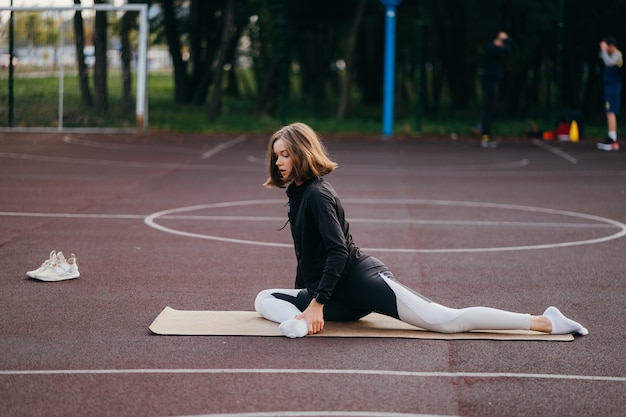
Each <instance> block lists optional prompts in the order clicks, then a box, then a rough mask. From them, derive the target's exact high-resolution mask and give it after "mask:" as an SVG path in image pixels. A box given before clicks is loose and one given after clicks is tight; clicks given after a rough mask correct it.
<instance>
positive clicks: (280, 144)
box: [272, 139, 293, 180]
mask: <svg viewBox="0 0 626 417" xmlns="http://www.w3.org/2000/svg"><path fill="white" fill-rule="evenodd" d="M272 148H273V150H274V155H275V156H276V167H277V168H278V172H280V175H281V177H282V178H283V179H284V180H288V179H289V178H291V174H292V172H293V160H292V159H291V155H290V154H289V151H288V150H287V146H285V142H284V141H283V140H282V139H278V140H276V142H274V146H273V147H272Z"/></svg>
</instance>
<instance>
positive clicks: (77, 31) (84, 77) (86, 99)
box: [74, 0, 93, 107]
mask: <svg viewBox="0 0 626 417" xmlns="http://www.w3.org/2000/svg"><path fill="white" fill-rule="evenodd" d="M74 4H75V5H77V6H80V0H74ZM74 39H75V41H74V45H75V46H76V58H77V60H78V83H79V85H80V96H81V99H82V101H83V104H84V105H85V106H87V107H91V106H93V96H92V95H91V89H90V88H89V74H88V73H87V64H86V63H85V50H84V48H85V29H84V27H83V15H82V14H81V12H80V11H77V12H76V13H74Z"/></svg>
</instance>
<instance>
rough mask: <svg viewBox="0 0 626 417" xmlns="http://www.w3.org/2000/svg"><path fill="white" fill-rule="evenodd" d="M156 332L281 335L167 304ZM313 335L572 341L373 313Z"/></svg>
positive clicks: (263, 325) (248, 321)
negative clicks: (456, 328)
mask: <svg viewBox="0 0 626 417" xmlns="http://www.w3.org/2000/svg"><path fill="white" fill-rule="evenodd" d="M150 330H151V331H152V332H153V333H156V334H160V335H177V336H282V335H281V333H280V331H279V330H278V324H276V323H274V322H271V321H269V320H266V319H264V318H262V317H261V316H259V315H258V314H257V313H256V312H254V311H192V310H175V309H173V308H171V307H165V308H164V309H163V311H161V313H160V314H159V315H158V316H157V318H156V319H154V321H153V322H152V324H151V325H150ZM313 337H396V338H409V339H442V340H480V339H488V340H545V341H552V342H570V341H572V340H574V336H572V335H571V334H564V335H552V334H546V333H540V332H533V331H525V330H514V331H513V330H499V331H488V332H485V331H474V332H466V333H454V334H443V333H435V332H429V331H425V330H422V329H419V328H417V327H413V326H411V325H409V324H406V323H403V322H401V321H399V320H396V319H394V318H391V317H387V316H383V315H381V314H377V313H372V314H369V315H367V316H365V317H363V318H362V319H361V320H359V321H356V322H349V323H344V322H326V323H325V324H324V330H323V331H322V332H320V333H318V334H316V335H314V336H313Z"/></svg>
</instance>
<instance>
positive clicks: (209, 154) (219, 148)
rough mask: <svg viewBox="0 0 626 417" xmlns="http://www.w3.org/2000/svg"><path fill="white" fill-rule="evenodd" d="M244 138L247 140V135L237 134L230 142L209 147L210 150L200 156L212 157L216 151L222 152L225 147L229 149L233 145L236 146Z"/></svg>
mask: <svg viewBox="0 0 626 417" xmlns="http://www.w3.org/2000/svg"><path fill="white" fill-rule="evenodd" d="M244 140H246V136H245V135H241V136H237V137H236V138H234V139H231V140H229V141H228V142H225V143H220V144H219V145H217V146H215V147H214V148H213V149H209V150H208V151H206V152H204V153H203V154H202V155H201V156H200V158H202V159H208V158H210V157H212V156H213V155H215V154H216V153H218V152H221V151H223V150H224V149H228V148H230V147H231V146H235V145H236V144H238V143H241V142H243V141H244Z"/></svg>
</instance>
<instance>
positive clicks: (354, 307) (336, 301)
mask: <svg viewBox="0 0 626 417" xmlns="http://www.w3.org/2000/svg"><path fill="white" fill-rule="evenodd" d="M355 269H357V268H355ZM311 299H312V297H311V296H310V295H309V294H308V292H307V290H300V289H269V290H264V291H261V292H260V293H259V294H258V295H257V297H256V300H255V302H254V307H255V309H256V311H257V312H258V313H259V314H260V315H261V316H262V317H264V318H266V319H268V320H271V321H275V322H277V323H282V322H283V321H285V320H289V319H292V318H294V317H295V316H297V315H298V314H300V313H301V312H302V311H303V310H304V309H305V308H306V307H307V306H308V304H309V302H310V301H311ZM371 312H377V313H381V314H385V315H387V316H391V317H394V318H396V319H399V320H402V321H403V322H405V323H408V324H411V325H413V326H417V327H420V328H422V329H425V330H430V331H434V332H439V333H458V332H466V331H470V330H529V329H530V318H531V316H530V314H521V313H514V312H510V311H504V310H499V309H495V308H489V307H467V308H460V309H455V308H450V307H445V306H443V305H441V304H437V303H435V302H433V301H431V300H429V299H427V298H425V297H423V296H421V295H420V294H418V293H416V292H414V291H412V290H411V289H409V288H407V287H405V286H404V285H402V284H400V283H399V282H398V281H396V280H395V278H394V277H393V275H392V274H391V272H389V270H388V269H387V268H386V267H385V266H384V265H383V264H382V262H380V261H378V260H377V259H376V258H372V260H371V261H370V265H369V266H366V267H364V268H360V270H357V271H356V273H354V272H353V273H352V274H351V276H350V277H349V278H348V279H346V280H345V281H344V282H342V285H341V287H338V289H336V291H335V293H334V295H333V298H331V300H330V301H329V303H327V304H326V305H325V308H324V319H325V320H327V321H353V320H358V318H360V317H363V316H365V315H367V314H369V313H371Z"/></svg>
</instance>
